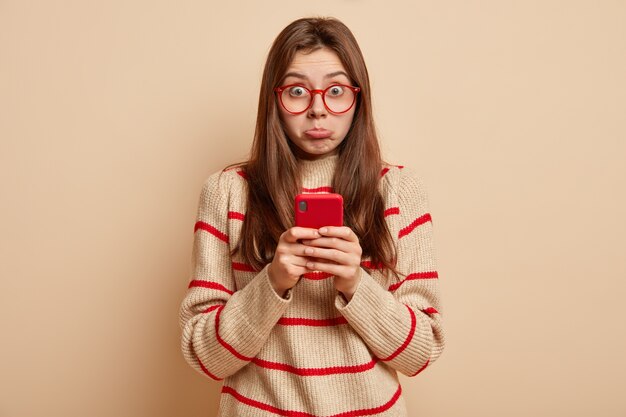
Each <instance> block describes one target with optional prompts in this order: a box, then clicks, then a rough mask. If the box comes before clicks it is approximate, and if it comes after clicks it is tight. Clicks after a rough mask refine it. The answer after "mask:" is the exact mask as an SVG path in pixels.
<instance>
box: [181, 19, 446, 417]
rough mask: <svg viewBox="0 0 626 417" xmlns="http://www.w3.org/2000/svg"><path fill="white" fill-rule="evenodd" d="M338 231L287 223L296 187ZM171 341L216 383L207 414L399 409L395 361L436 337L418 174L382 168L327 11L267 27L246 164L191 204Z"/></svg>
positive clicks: (354, 73)
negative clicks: (218, 388)
mask: <svg viewBox="0 0 626 417" xmlns="http://www.w3.org/2000/svg"><path fill="white" fill-rule="evenodd" d="M330 192H333V193H338V194H341V195H342V196H343V199H344V213H345V217H344V226H342V227H337V226H335V227H330V226H328V227H321V228H319V229H312V228H303V227H295V226H294V198H295V196H296V195H297V194H300V193H330ZM199 200H200V201H199V207H198V212H197V222H196V224H195V230H194V233H195V237H194V245H193V254H192V259H193V266H192V267H193V269H192V273H193V275H192V277H191V279H190V283H189V289H188V291H187V294H186V296H185V298H184V300H183V301H182V305H181V308H180V324H181V328H182V351H183V354H184V357H185V359H186V361H187V362H188V363H189V364H190V365H191V366H192V367H193V368H194V369H196V370H197V371H198V372H200V373H202V374H203V375H205V376H206V377H208V378H210V379H213V380H216V381H223V387H222V395H221V401H220V408H219V416H224V417H233V416H246V417H249V416H275V415H279V416H363V415H368V416H370V415H376V416H406V415H407V411H406V408H405V403H404V400H403V397H402V388H401V386H400V383H399V379H398V372H401V373H402V374H404V375H408V376H415V375H418V374H419V373H420V372H422V371H423V370H424V369H425V368H426V367H427V366H429V365H432V364H433V362H435V360H436V359H437V358H438V357H439V356H440V355H441V353H442V351H443V348H444V332H443V328H442V316H441V302H440V298H439V290H438V284H437V282H438V276H437V271H436V265H435V264H436V261H435V251H434V247H433V225H432V219H431V215H430V212H429V206H428V200H427V194H426V190H425V187H424V184H423V183H422V181H420V179H419V178H418V177H416V176H415V175H414V174H413V173H411V172H409V171H408V170H407V169H406V168H403V167H402V166H397V165H391V164H388V163H385V162H384V161H383V160H382V158H381V154H380V149H379V144H378V139H377V137H376V132H375V128H374V122H373V117H372V103H371V90H370V83H369V78H368V73H367V69H366V66H365V62H364V60H363V56H362V54H361V51H360V49H359V46H358V44H357V42H356V40H355V38H354V36H353V35H352V33H351V32H350V30H349V29H348V28H347V27H346V26H345V25H344V24H343V23H341V22H340V21H338V20H336V19H332V18H310V19H299V20H296V21H295V22H293V23H291V24H290V25H288V26H287V27H286V28H285V29H284V30H283V31H282V32H281V33H280V34H279V35H278V37H277V38H276V40H275V41H274V43H273V46H272V48H271V50H270V52H269V55H268V58H267V62H266V65H265V70H264V73H263V79H262V84H261V91H260V95H259V107H258V115H257V123H256V130H255V136H254V142H253V144H252V150H251V156H250V159H249V160H248V161H246V162H244V163H241V164H238V165H231V166H230V167H228V168H227V169H224V170H222V171H220V172H217V173H215V174H213V175H211V176H210V177H209V178H208V179H207V180H206V182H205V183H204V185H203V188H202V192H201V195H200V199H199Z"/></svg>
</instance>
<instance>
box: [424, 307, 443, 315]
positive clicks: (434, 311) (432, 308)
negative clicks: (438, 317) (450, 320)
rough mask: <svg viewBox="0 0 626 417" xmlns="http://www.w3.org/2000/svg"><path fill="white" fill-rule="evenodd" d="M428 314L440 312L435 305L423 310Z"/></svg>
mask: <svg viewBox="0 0 626 417" xmlns="http://www.w3.org/2000/svg"><path fill="white" fill-rule="evenodd" d="M422 311H423V312H424V313H426V314H429V315H430V314H439V312H438V311H437V310H436V309H435V308H434V307H428V308H425V309H423V310H422Z"/></svg>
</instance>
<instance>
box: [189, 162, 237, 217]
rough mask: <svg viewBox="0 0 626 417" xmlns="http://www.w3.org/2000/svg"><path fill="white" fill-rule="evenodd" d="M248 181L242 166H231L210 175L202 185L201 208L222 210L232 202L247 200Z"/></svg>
mask: <svg viewBox="0 0 626 417" xmlns="http://www.w3.org/2000/svg"><path fill="white" fill-rule="evenodd" d="M245 194H246V179H245V172H244V171H243V169H242V167H241V166H229V167H227V168H224V169H221V170H219V171H215V172H213V173H212V174H210V175H209V176H208V177H207V178H206V179H205V180H204V182H203V183H202V187H201V191H200V206H201V207H209V208H214V209H217V208H221V209H223V208H224V207H228V206H230V205H231V201H232V200H236V201H239V200H241V199H242V198H245Z"/></svg>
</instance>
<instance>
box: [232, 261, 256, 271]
mask: <svg viewBox="0 0 626 417" xmlns="http://www.w3.org/2000/svg"><path fill="white" fill-rule="evenodd" d="M232 265H233V269H234V270H235V271H244V272H256V270H255V269H254V268H252V266H251V265H248V264H242V263H240V262H233V264H232Z"/></svg>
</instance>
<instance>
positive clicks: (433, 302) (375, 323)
mask: <svg viewBox="0 0 626 417" xmlns="http://www.w3.org/2000/svg"><path fill="white" fill-rule="evenodd" d="M395 188H396V190H395V192H396V193H397V194H396V198H393V199H392V201H397V204H398V207H397V208H396V207H392V208H393V211H394V212H396V213H398V212H399V213H398V214H397V215H398V218H397V219H396V221H397V223H396V224H398V226H397V227H396V228H392V229H391V230H395V231H396V233H397V234H396V235H395V236H393V239H394V243H395V244H396V251H397V257H398V263H397V268H398V271H399V272H400V280H395V281H394V282H393V283H392V284H391V285H390V286H389V288H383V287H382V286H381V285H380V284H379V283H378V282H377V281H376V280H375V279H374V278H372V276H371V275H369V274H368V273H367V272H366V271H365V270H363V271H362V279H361V282H360V284H359V286H358V288H357V290H356V291H355V293H354V295H353V297H352V299H351V300H350V302H349V303H346V301H345V299H343V297H339V296H338V297H337V298H336V300H335V302H336V307H337V309H338V310H339V311H340V312H341V314H342V315H343V316H344V317H345V318H346V320H347V321H348V323H349V324H350V325H351V326H352V327H353V328H354V329H355V331H356V332H357V333H358V334H359V335H360V336H361V337H362V338H363V340H364V341H365V343H366V344H367V345H368V346H369V348H370V349H371V350H372V351H373V352H374V354H375V355H376V356H377V357H378V358H379V359H380V360H382V361H384V362H386V363H387V364H388V365H389V366H391V367H393V368H394V369H396V370H398V371H399V372H402V373H403V374H405V375H408V376H415V375H417V374H419V373H420V372H421V371H422V370H424V369H425V368H426V367H427V366H428V365H429V364H432V363H433V362H435V361H436V360H437V358H438V357H439V356H440V355H441V353H442V351H443V348H444V344H445V342H444V331H443V327H442V315H441V304H440V296H439V288H438V274H437V270H436V255H435V251H434V246H433V225H432V219H431V215H430V211H429V204H428V199H427V193H426V189H425V187H424V184H423V183H422V182H421V181H420V180H419V179H418V178H417V177H415V176H411V175H406V174H402V176H401V177H400V180H399V181H398V184H397V185H396V187H395Z"/></svg>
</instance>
